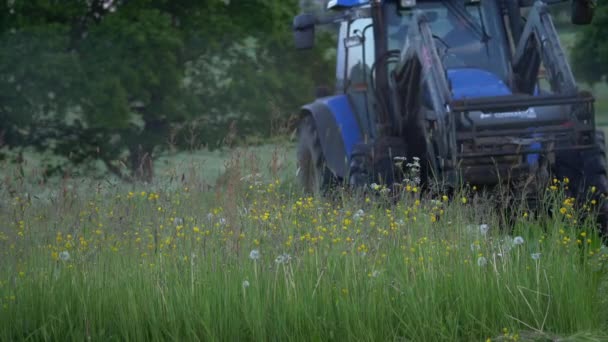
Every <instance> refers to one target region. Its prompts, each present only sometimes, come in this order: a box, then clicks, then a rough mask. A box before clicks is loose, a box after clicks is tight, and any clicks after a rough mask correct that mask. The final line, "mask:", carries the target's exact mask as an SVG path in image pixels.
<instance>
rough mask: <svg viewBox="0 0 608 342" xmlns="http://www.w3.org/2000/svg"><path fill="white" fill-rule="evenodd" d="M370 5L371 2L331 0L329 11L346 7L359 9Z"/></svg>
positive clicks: (328, 4)
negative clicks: (358, 7)
mask: <svg viewBox="0 0 608 342" xmlns="http://www.w3.org/2000/svg"><path fill="white" fill-rule="evenodd" d="M366 4H369V0H331V1H330V2H328V3H327V8H328V9H338V8H344V7H357V6H362V5H366Z"/></svg>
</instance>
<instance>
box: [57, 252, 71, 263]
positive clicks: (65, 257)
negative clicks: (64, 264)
mask: <svg viewBox="0 0 608 342" xmlns="http://www.w3.org/2000/svg"><path fill="white" fill-rule="evenodd" d="M59 259H61V260H62V261H68V260H70V252H68V251H63V252H61V253H59Z"/></svg>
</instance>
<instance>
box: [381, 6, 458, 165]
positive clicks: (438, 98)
mask: <svg viewBox="0 0 608 342" xmlns="http://www.w3.org/2000/svg"><path fill="white" fill-rule="evenodd" d="M390 77H391V92H392V93H391V97H392V101H391V103H392V105H393V110H392V112H393V114H394V118H393V121H394V122H395V123H397V126H398V127H397V128H398V135H400V136H405V137H406V138H408V137H409V138H410V140H413V141H411V142H410V143H409V145H410V147H413V146H412V145H419V148H414V151H413V152H414V153H419V151H421V150H423V151H424V153H425V154H426V156H423V155H418V157H426V159H428V161H429V165H430V167H431V168H432V169H433V170H434V171H435V172H438V171H439V169H440V167H441V165H440V164H441V160H438V159H437V157H438V156H443V157H446V156H450V155H452V153H450V152H451V151H449V146H451V144H449V140H450V139H452V138H453V137H452V136H451V134H450V130H449V129H448V125H446V124H448V121H449V120H451V118H450V117H449V115H447V114H448V112H449V106H448V103H450V101H451V92H450V88H449V83H448V80H447V76H446V72H445V68H444V66H443V63H442V62H441V59H440V57H439V55H438V52H437V48H436V45H435V38H434V36H433V32H432V30H431V26H430V24H429V21H428V19H427V18H426V16H425V15H424V13H423V12H421V11H416V12H415V13H414V15H413V24H412V25H411V26H410V29H409V30H408V35H407V40H406V42H405V46H404V48H403V49H402V50H401V56H400V61H399V63H398V64H397V66H396V67H395V69H394V70H393V72H392V73H391V75H390ZM425 107H426V108H425ZM438 174H439V173H438Z"/></svg>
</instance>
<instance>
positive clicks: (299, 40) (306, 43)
mask: <svg viewBox="0 0 608 342" xmlns="http://www.w3.org/2000/svg"><path fill="white" fill-rule="evenodd" d="M315 21H316V20H315V16H314V15H312V14H299V15H297V16H296V17H295V18H294V19H293V34H294V41H295V45H296V49H298V50H306V49H312V48H313V46H314V45H315Z"/></svg>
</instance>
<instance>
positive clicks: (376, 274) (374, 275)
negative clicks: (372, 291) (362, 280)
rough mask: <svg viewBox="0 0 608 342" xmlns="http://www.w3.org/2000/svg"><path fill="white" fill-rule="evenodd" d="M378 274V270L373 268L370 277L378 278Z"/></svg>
mask: <svg viewBox="0 0 608 342" xmlns="http://www.w3.org/2000/svg"><path fill="white" fill-rule="evenodd" d="M379 275H380V271H378V270H375V271H374V272H372V278H378V276H379Z"/></svg>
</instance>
